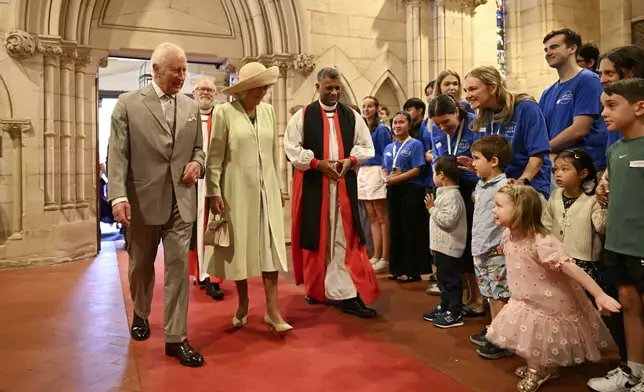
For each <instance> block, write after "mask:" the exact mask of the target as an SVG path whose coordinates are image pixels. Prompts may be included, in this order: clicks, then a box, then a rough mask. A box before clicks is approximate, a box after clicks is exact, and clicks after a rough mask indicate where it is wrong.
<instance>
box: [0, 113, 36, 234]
mask: <svg viewBox="0 0 644 392" xmlns="http://www.w3.org/2000/svg"><path fill="white" fill-rule="evenodd" d="M0 132H7V133H8V134H9V136H10V137H11V140H12V141H13V154H12V155H13V163H12V165H13V167H12V170H11V180H12V181H11V188H12V195H11V196H12V206H13V208H12V216H11V235H10V236H9V238H8V239H9V240H10V241H14V240H20V239H22V230H23V225H22V215H23V213H24V211H25V206H24V204H25V201H26V199H24V198H23V195H24V194H25V186H26V179H25V168H24V165H25V163H24V160H23V159H22V147H23V145H22V138H23V134H28V135H33V127H32V126H31V120H29V119H24V118H7V119H0ZM1 136H2V135H0V137H1Z"/></svg>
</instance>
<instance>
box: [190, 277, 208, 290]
mask: <svg viewBox="0 0 644 392" xmlns="http://www.w3.org/2000/svg"><path fill="white" fill-rule="evenodd" d="M208 283H210V278H206V279H204V280H197V278H192V285H193V286H199V288H200V289H205V288H206V287H208Z"/></svg>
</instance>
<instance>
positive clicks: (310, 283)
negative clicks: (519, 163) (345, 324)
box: [284, 67, 380, 318]
mask: <svg viewBox="0 0 644 392" xmlns="http://www.w3.org/2000/svg"><path fill="white" fill-rule="evenodd" d="M316 89H317V91H318V93H319V95H320V99H319V101H315V102H313V103H312V104H310V105H308V106H306V107H304V108H302V109H300V110H299V111H298V112H297V113H295V115H293V117H291V119H290V121H289V123H288V125H287V127H286V133H285V135H284V150H285V152H286V155H287V157H288V159H289V160H290V162H291V163H292V164H293V166H294V167H295V172H294V175H293V192H292V195H293V196H292V199H291V201H292V204H291V208H292V211H291V218H292V223H291V247H292V252H293V272H294V275H295V283H296V284H297V285H300V284H304V286H305V289H306V296H307V301H309V303H326V302H327V300H334V301H340V303H341V309H342V311H343V312H344V313H348V314H353V315H356V316H358V317H363V318H371V317H374V316H375V315H376V312H375V311H374V310H373V309H370V308H368V307H367V306H366V304H369V303H370V302H372V301H374V300H375V299H377V298H378V297H379V295H380V290H379V288H378V283H377V280H376V276H375V273H374V271H373V267H372V266H371V262H370V261H369V257H368V256H367V252H366V249H365V239H364V233H363V231H362V226H361V224H360V215H359V210H358V187H357V178H356V172H355V170H353V168H354V167H355V166H356V165H358V164H360V163H363V162H364V161H366V160H368V159H370V158H372V157H373V156H374V155H375V150H374V146H373V142H372V140H371V135H370V133H369V129H368V128H367V125H366V124H365V122H364V120H363V119H362V117H361V116H360V115H359V114H358V113H357V112H356V111H355V110H353V109H351V108H349V107H347V106H345V105H343V104H341V103H340V102H338V100H339V98H340V73H339V71H338V70H337V69H336V68H331V67H329V68H324V69H322V70H321V71H320V72H319V73H318V83H316Z"/></svg>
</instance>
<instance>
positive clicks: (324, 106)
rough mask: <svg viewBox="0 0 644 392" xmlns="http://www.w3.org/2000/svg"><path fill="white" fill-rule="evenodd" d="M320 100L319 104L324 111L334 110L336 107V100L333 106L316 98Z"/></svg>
mask: <svg viewBox="0 0 644 392" xmlns="http://www.w3.org/2000/svg"><path fill="white" fill-rule="evenodd" d="M318 102H320V106H322V109H324V111H325V112H332V111H334V110H335V108H336V107H338V103H337V102H336V103H335V104H334V105H333V106H327V105H325V104H323V103H322V101H320V100H318Z"/></svg>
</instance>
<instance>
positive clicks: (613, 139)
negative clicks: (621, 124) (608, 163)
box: [606, 132, 622, 156]
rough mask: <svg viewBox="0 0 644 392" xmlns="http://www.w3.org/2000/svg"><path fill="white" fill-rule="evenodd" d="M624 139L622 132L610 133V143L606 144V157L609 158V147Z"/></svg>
mask: <svg viewBox="0 0 644 392" xmlns="http://www.w3.org/2000/svg"><path fill="white" fill-rule="evenodd" d="M621 138H622V132H608V141H607V142H606V155H607V156H608V147H610V146H612V145H613V144H614V143H615V142H616V141H618V140H619V139H621Z"/></svg>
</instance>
